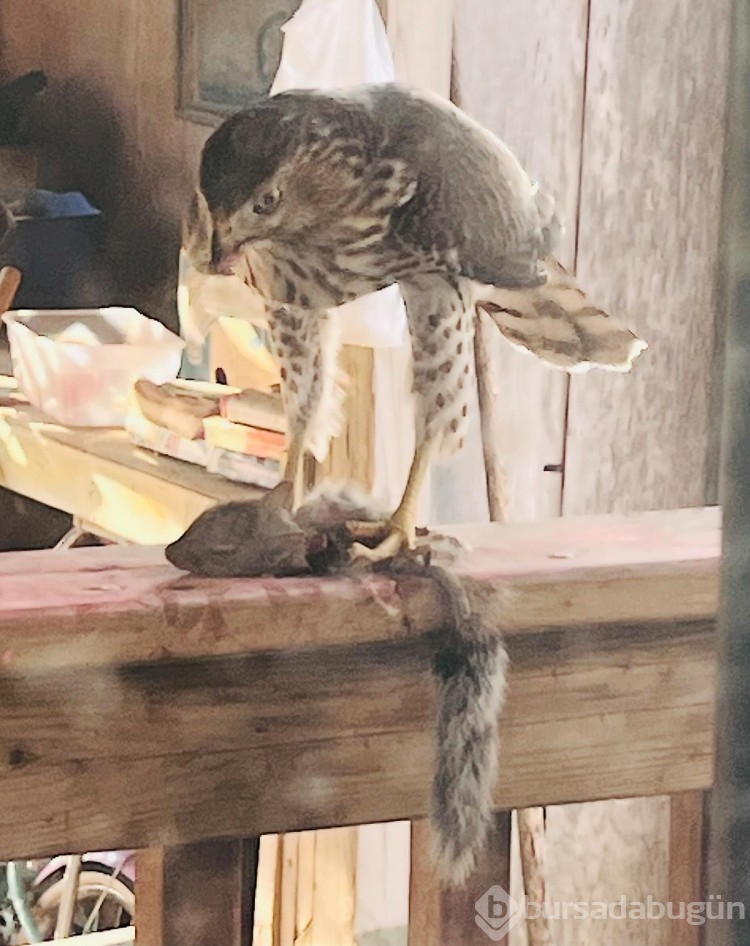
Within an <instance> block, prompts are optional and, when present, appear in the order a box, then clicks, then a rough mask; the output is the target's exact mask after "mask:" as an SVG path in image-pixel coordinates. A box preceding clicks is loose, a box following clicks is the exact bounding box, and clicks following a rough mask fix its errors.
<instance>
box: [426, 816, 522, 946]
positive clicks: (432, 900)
mask: <svg viewBox="0 0 750 946" xmlns="http://www.w3.org/2000/svg"><path fill="white" fill-rule="evenodd" d="M510 822H511V816H510V812H504V811H501V812H497V813H496V814H495V817H494V820H493V823H492V824H491V826H490V830H489V833H488V839H487V847H486V848H485V850H484V851H483V852H482V853H481V854H480V856H479V858H478V859H477V865H476V869H475V870H474V872H473V873H472V874H471V876H470V877H469V878H468V879H467V880H466V883H465V884H464V885H462V886H459V887H453V888H446V887H445V885H444V884H442V883H441V882H440V880H439V878H437V877H436V875H435V868H434V862H433V858H432V841H433V835H432V826H431V825H430V824H429V822H428V821H415V822H414V823H413V824H412V829H411V874H410V878H409V946H444V944H449V943H450V944H452V943H457V944H458V943H460V944H461V946H484V944H485V943H486V942H487V934H486V933H485V931H484V930H483V929H481V928H480V927H479V926H478V925H477V924H476V922H475V921H474V917H475V914H476V907H475V904H476V902H477V900H478V899H479V898H480V897H481V896H482V894H484V892H485V891H486V890H487V889H488V888H489V887H493V886H494V885H495V884H499V885H500V886H501V887H502V888H503V890H509V889H510ZM496 942H498V943H500V946H508V939H507V937H506V936H504V937H501V938H500V939H498V940H496Z"/></svg>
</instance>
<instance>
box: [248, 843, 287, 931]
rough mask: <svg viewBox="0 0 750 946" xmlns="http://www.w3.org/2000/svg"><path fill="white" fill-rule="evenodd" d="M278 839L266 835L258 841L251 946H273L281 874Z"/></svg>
mask: <svg viewBox="0 0 750 946" xmlns="http://www.w3.org/2000/svg"><path fill="white" fill-rule="evenodd" d="M280 848H281V845H280V837H279V836H278V835H276V834H267V835H264V836H263V837H262V838H261V839H260V849H259V854H258V877H257V883H256V885H255V911H254V916H253V936H252V946H275V943H274V941H273V938H274V927H276V926H278V922H277V919H276V900H277V888H278V886H279V884H278V878H279V875H280V873H281V865H280V858H281V849H280Z"/></svg>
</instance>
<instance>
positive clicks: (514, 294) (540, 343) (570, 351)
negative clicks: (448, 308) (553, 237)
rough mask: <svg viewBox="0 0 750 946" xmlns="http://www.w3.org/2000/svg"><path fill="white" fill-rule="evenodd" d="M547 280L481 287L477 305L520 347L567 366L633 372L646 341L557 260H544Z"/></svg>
mask: <svg viewBox="0 0 750 946" xmlns="http://www.w3.org/2000/svg"><path fill="white" fill-rule="evenodd" d="M543 269H544V271H545V273H546V275H547V281H546V282H545V283H543V284H542V285H540V286H535V287H529V288H524V289H501V288H498V287H496V286H487V287H483V288H482V289H481V290H480V292H479V295H478V301H477V306H478V308H480V309H483V310H484V311H485V312H487V314H488V315H489V316H490V317H491V318H492V321H493V322H494V323H495V325H496V326H497V327H498V329H499V330H500V332H501V333H502V335H503V336H504V337H505V338H506V339H507V340H508V341H509V342H510V343H511V344H512V345H514V346H516V347H517V348H521V349H525V350H526V351H529V352H532V353H533V354H535V355H536V356H537V357H539V358H541V360H542V361H545V362H547V363H548V364H550V365H553V366H555V367H557V368H564V369H565V370H567V371H571V372H572V371H586V370H588V369H589V368H592V367H596V368H602V369H604V370H607V371H621V372H624V371H629V370H630V368H631V366H632V363H633V361H634V360H635V359H636V358H637V357H638V355H640V353H641V352H642V351H644V350H645V349H646V348H647V347H648V345H647V343H646V342H645V341H644V340H643V339H642V338H639V337H638V336H637V335H636V334H635V333H634V332H631V331H630V329H629V328H627V326H625V325H623V323H622V322H620V321H618V320H617V319H615V318H612V317H611V316H609V315H608V314H607V313H606V312H605V311H604V310H602V309H600V308H599V307H598V306H596V305H594V303H593V302H592V300H591V299H590V298H589V297H588V296H587V295H586V293H585V292H584V291H583V290H582V289H581V288H580V287H579V286H578V284H577V283H576V281H575V278H574V277H573V276H571V275H570V274H569V273H568V272H567V271H566V270H565V269H564V268H563V267H562V266H561V265H560V263H558V262H557V260H555V259H552V258H551V257H550V258H548V259H546V260H545V261H544V264H543Z"/></svg>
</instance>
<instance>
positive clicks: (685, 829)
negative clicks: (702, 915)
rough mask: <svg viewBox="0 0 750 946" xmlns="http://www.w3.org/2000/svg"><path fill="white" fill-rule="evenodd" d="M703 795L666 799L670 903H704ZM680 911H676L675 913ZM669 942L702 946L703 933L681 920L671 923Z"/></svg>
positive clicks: (690, 794)
mask: <svg viewBox="0 0 750 946" xmlns="http://www.w3.org/2000/svg"><path fill="white" fill-rule="evenodd" d="M705 802H706V794H705V792H680V793H679V794H678V795H672V796H671V797H670V799H669V878H668V890H669V895H668V897H667V900H668V902H669V903H674V904H678V903H703V902H704V901H705V899H706V889H705V883H704V863H705V858H704V853H705V844H704V837H705V817H704V808H705ZM678 912H679V911H678ZM670 926H671V929H670V939H669V942H673V943H679V944H680V946H701V943H702V942H703V930H702V927H700V926H691V925H690V924H689V923H687V922H686V921H685V920H684V919H673V920H670Z"/></svg>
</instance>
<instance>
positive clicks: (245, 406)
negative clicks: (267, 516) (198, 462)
mask: <svg viewBox="0 0 750 946" xmlns="http://www.w3.org/2000/svg"><path fill="white" fill-rule="evenodd" d="M219 412H220V416H218V417H206V418H205V420H204V421H203V432H204V436H205V438H206V443H208V444H210V446H211V447H212V448H213V449H212V450H211V453H210V455H209V461H208V464H207V466H208V469H209V470H210V471H212V472H215V473H221V474H222V475H223V476H227V477H229V479H232V480H240V481H241V482H243V483H254V484H256V485H257V486H268V487H269V488H272V487H274V486H276V484H277V483H278V482H279V480H280V479H281V472H280V471H281V459H282V456H283V454H284V451H285V450H286V418H285V417H284V411H283V408H282V406H281V395H279V394H271V393H269V392H266V391H254V390H246V391H240V392H238V393H232V394H226V395H224V396H223V397H222V398H220V401H219Z"/></svg>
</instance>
